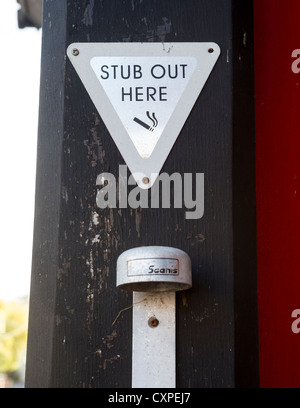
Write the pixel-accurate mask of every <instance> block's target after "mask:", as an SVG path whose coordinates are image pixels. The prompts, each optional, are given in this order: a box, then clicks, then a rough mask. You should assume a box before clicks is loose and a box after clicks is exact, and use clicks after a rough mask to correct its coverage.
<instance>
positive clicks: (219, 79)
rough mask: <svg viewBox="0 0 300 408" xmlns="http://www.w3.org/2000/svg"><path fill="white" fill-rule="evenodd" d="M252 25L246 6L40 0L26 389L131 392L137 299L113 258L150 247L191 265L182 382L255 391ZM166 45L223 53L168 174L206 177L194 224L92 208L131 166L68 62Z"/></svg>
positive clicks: (180, 357) (230, 0) (169, 216)
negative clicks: (123, 45)
mask: <svg viewBox="0 0 300 408" xmlns="http://www.w3.org/2000/svg"><path fill="white" fill-rule="evenodd" d="M252 23H253V21H252V1H251V0H243V1H242V2H241V1H239V0H236V1H235V0H164V1H159V0H144V1H142V0H126V1H120V0H101V1H100V0H99V1H97V0H96V1H94V0H86V1H83V0H82V1H80V0H74V1H72V2H67V1H66V0H48V1H45V2H44V12H43V51H42V76H41V98H40V123H39V142H38V163H37V190H36V213H35V233H34V248H33V265H32V284H31V295H30V321H29V340H28V354H27V370H26V386H27V387H93V388H94V387H130V386H131V329H132V322H131V309H130V306H131V304H132V296H131V294H130V293H126V292H123V291H121V290H119V289H117V288H116V260H117V258H118V256H119V255H120V254H121V253H122V252H123V251H125V250H126V249H129V248H133V247H137V246H144V245H166V246H172V247H176V248H180V249H182V250H184V251H185V252H187V253H188V254H189V255H190V257H191V259H192V266H193V288H192V289H191V290H189V291H187V292H182V293H178V295H177V340H176V342H177V387H190V388H206V387H239V386H249V387H255V386H258V348H257V305H256V233H255V170H254V169H255V157H254V153H255V148H254V146H255V145H254V141H255V137H254V90H253V27H252ZM165 41H166V42H216V43H217V44H219V46H220V48H221V56H220V59H219V61H218V63H217V64H216V66H215V68H214V70H213V72H212V74H211V76H210V78H209V81H208V82H207V84H206V86H205V88H204V89H203V91H202V93H201V95H200V97H199V99H198V101H197V103H196V105H195V106H194V109H193V110H192V112H191V114H190V116H189V118H188V120H187V122H186V124H185V126H184V128H183V129H182V132H181V134H180V135H179V137H178V139H177V141H176V143H175V145H174V147H173V149H172V151H171V153H170V155H169V157H168V159H167V161H166V162H165V165H164V167H163V170H162V171H164V172H167V173H168V174H172V173H174V172H179V173H181V174H184V173H204V175H205V212H204V216H203V217H202V218H201V219H197V220H187V219H185V216H184V213H185V209H184V208H170V209H163V208H153V209H151V208H149V209H145V208H143V209H141V208H138V209H132V208H129V207H128V208H106V209H99V208H98V207H97V205H96V194H97V189H98V187H97V186H96V179H97V176H98V175H99V174H100V173H103V172H110V173H112V174H114V175H115V176H116V177H117V176H118V171H119V165H120V164H124V161H123V159H122V156H121V155H120V152H119V151H118V149H117V147H116V145H115V143H114V142H113V140H112V138H111V136H110V134H109V132H108V130H107V128H106V127H105V125H104V123H103V122H102V119H101V117H100V115H99V114H98V112H97V110H96V109H95V106H94V105H93V103H92V101H91V99H90V97H89V96H88V94H87V92H86V90H85V88H84V86H83V85H82V82H81V81H80V79H79V77H78V75H77V73H76V72H75V70H74V68H73V67H72V64H71V63H70V61H69V60H68V59H67V58H66V49H67V47H68V45H69V44H71V43H73V42H165ZM121 311H122V312H121ZM120 312H121V313H120Z"/></svg>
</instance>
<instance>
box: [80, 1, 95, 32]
mask: <svg viewBox="0 0 300 408" xmlns="http://www.w3.org/2000/svg"><path fill="white" fill-rule="evenodd" d="M94 5H95V0H90V1H89V4H88V5H87V6H86V8H85V10H84V13H83V19H82V20H81V21H82V23H83V24H84V25H86V26H92V25H93V10H94Z"/></svg>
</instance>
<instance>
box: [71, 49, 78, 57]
mask: <svg viewBox="0 0 300 408" xmlns="http://www.w3.org/2000/svg"><path fill="white" fill-rule="evenodd" d="M72 55H74V56H75V57H77V55H79V50H78V49H77V48H73V50H72Z"/></svg>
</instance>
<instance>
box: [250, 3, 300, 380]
mask: <svg viewBox="0 0 300 408" xmlns="http://www.w3.org/2000/svg"><path fill="white" fill-rule="evenodd" d="M254 20H255V27H254V30H255V81H256V85H255V87H256V89H255V92H256V149H257V150H256V154H257V240H258V242H257V247H258V296H259V299H258V301H259V305H258V306H259V342H260V379H261V387H276V388H284V387H299V388H300V333H299V334H294V333H293V332H292V330H291V324H292V322H293V320H295V319H293V318H292V317H291V314H292V311H293V310H294V309H300V189H299V173H300V73H298V74H295V73H293V71H292V63H293V61H294V60H295V59H293V58H292V57H291V56H292V52H293V50H295V49H300V1H299V0H286V1H282V0H254ZM298 66H299V67H300V63H299V64H298ZM298 326H299V328H300V324H299V325H298Z"/></svg>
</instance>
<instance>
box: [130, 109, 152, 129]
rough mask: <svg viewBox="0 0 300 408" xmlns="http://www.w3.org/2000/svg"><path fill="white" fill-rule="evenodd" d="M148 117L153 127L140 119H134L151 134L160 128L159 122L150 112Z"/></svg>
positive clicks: (147, 113)
mask: <svg viewBox="0 0 300 408" xmlns="http://www.w3.org/2000/svg"><path fill="white" fill-rule="evenodd" d="M146 115H147V117H148V118H149V119H150V120H151V122H152V126H149V125H147V123H145V122H143V121H142V120H141V119H138V118H134V119H133V120H134V121H135V122H136V123H138V124H139V125H140V126H142V127H143V128H145V129H147V130H149V132H153V130H154V129H155V128H156V127H157V126H158V120H157V119H156V116H155V113H154V112H153V113H152V115H150V112H149V111H147V112H146Z"/></svg>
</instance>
